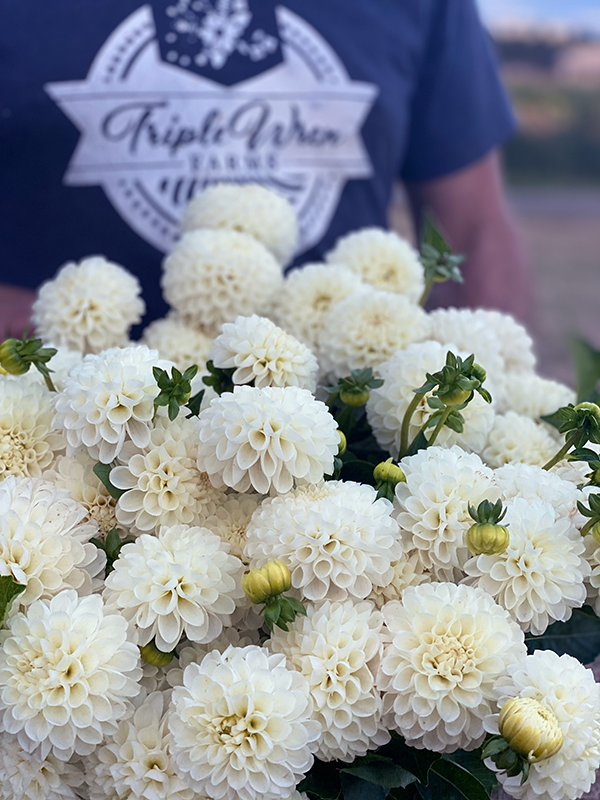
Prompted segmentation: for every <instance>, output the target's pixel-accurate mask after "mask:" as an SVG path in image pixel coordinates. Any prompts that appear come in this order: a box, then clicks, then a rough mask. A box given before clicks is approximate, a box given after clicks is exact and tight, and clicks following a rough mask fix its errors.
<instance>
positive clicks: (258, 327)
mask: <svg viewBox="0 0 600 800" xmlns="http://www.w3.org/2000/svg"><path fill="white" fill-rule="evenodd" d="M209 357H210V358H211V360H212V361H213V363H214V365H215V367H221V368H222V369H235V372H234V373H233V376H232V380H233V382H234V383H252V382H253V383H254V386H256V387H257V388H259V389H263V388H264V387H265V386H299V387H300V388H301V389H309V390H310V391H311V392H312V391H314V390H315V388H316V384H317V372H318V370H319V365H318V364H317V359H316V358H315V357H314V355H313V354H312V353H311V351H310V350H309V349H308V347H307V346H306V345H305V344H302V343H301V342H299V341H298V339H295V338H294V337H293V336H291V335H290V334H289V333H286V332H285V331H284V330H282V329H281V328H278V327H277V325H275V323H274V322H271V320H270V319H267V318H266V317H257V316H256V314H254V315H253V316H251V317H238V318H237V319H236V321H235V322H226V323H225V324H224V325H223V330H222V332H221V333H220V334H219V335H218V336H217V337H216V339H215V341H214V343H213V346H212V349H211V351H210V356H209Z"/></svg>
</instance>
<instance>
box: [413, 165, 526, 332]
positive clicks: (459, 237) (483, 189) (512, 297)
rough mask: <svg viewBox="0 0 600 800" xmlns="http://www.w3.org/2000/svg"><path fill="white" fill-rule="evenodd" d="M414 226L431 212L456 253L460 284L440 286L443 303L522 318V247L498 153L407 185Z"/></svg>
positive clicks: (438, 294)
mask: <svg viewBox="0 0 600 800" xmlns="http://www.w3.org/2000/svg"><path fill="white" fill-rule="evenodd" d="M407 190H408V194H409V197H410V201H411V205H412V210H413V215H414V217H415V223H416V225H417V230H419V229H420V221H421V219H422V215H423V212H424V211H427V210H430V211H431V212H432V215H433V217H434V219H435V220H436V221H437V223H438V224H439V225H440V228H441V229H442V231H443V233H444V235H445V236H446V238H447V240H448V242H449V244H450V245H451V246H452V248H453V249H454V251H455V252H457V253H462V254H464V255H465V256H466V261H465V262H464V264H463V265H462V271H463V276H464V279H465V282H464V284H462V285H461V286H459V285H457V284H452V285H450V284H444V285H438V287H436V288H435V289H434V292H435V295H434V296H433V300H434V301H435V302H436V303H437V304H439V303H443V304H444V305H465V306H471V307H477V306H481V307H483V308H496V309H499V310H500V311H507V312H509V313H511V314H514V315H515V316H516V317H518V318H519V319H521V320H524V319H526V317H527V314H528V311H529V305H530V299H531V293H530V280H529V277H530V276H529V270H528V265H527V262H526V259H525V255H524V251H523V246H522V243H521V240H520V237H519V234H518V232H517V230H516V226H515V223H514V221H513V219H512V216H511V213H510V211H509V209H508V206H507V202H506V199H505V197H504V191H503V186H502V175H501V170H500V160H499V156H498V153H497V151H493V152H491V153H489V154H488V155H486V156H485V157H484V158H481V159H480V160H478V161H476V162H475V163H473V164H470V165H469V166H468V167H465V168H464V169H461V170H458V171H457V172H453V173H450V174H449V175H444V176H442V177H440V178H434V179H432V180H428V181H422V182H418V183H407Z"/></svg>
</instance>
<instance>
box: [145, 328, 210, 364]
mask: <svg viewBox="0 0 600 800" xmlns="http://www.w3.org/2000/svg"><path fill="white" fill-rule="evenodd" d="M142 342H143V343H144V344H146V345H147V346H148V347H149V348H150V349H151V350H157V351H158V353H159V354H160V357H161V358H165V359H167V360H168V361H172V362H173V363H174V364H175V366H176V367H177V369H179V370H180V371H181V372H184V371H185V370H186V369H187V368H188V367H191V366H192V364H196V366H197V367H198V372H199V373H206V362H207V361H208V354H209V352H210V348H211V347H212V343H213V340H212V337H211V336H208V334H206V333H204V331H202V330H199V329H198V328H193V327H192V326H191V325H188V324H187V323H186V322H185V321H184V320H182V319H180V318H179V317H178V316H177V315H176V314H169V315H168V316H166V317H164V318H163V319H157V320H154V322H151V323H150V325H148V326H147V327H146V328H144V333H143V334H142Z"/></svg>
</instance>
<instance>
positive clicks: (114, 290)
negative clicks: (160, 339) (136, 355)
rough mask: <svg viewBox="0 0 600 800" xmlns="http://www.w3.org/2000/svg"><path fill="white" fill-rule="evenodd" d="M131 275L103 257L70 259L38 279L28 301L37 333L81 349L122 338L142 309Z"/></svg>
mask: <svg viewBox="0 0 600 800" xmlns="http://www.w3.org/2000/svg"><path fill="white" fill-rule="evenodd" d="M140 293H141V286H140V282H139V281H138V279H137V278H136V277H135V275H132V274H131V273H130V272H127V270H126V269H123V267H120V266H119V265H118V264H113V263H112V262H111V261H107V260H106V259H105V258H104V257H103V256H91V257H90V258H84V259H83V260H82V261H80V262H79V263H78V264H75V263H74V262H69V263H67V264H65V265H64V266H63V267H61V268H60V269H59V271H58V272H57V274H56V276H55V277H54V278H53V279H52V280H49V281H46V282H45V283H43V284H42V285H41V287H40V289H39V291H38V298H37V300H36V301H35V303H34V304H33V316H32V321H33V324H34V325H35V328H36V331H37V334H38V335H39V336H40V337H41V338H42V339H44V340H47V341H52V342H56V343H57V344H59V345H62V346H64V347H69V348H71V350H80V351H81V352H82V353H99V352H100V351H101V350H106V349H107V348H108V347H121V346H123V345H125V344H126V343H127V339H128V334H129V329H130V328H131V326H132V325H135V324H136V323H138V322H139V321H140V320H141V318H142V316H143V314H144V311H145V310H146V306H145V303H144V301H143V300H142V298H141V297H140Z"/></svg>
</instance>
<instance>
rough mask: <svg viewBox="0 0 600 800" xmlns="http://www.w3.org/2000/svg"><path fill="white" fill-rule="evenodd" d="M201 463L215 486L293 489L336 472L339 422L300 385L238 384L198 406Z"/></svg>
mask: <svg viewBox="0 0 600 800" xmlns="http://www.w3.org/2000/svg"><path fill="white" fill-rule="evenodd" d="M198 419H199V420H200V445H199V447H198V468H199V469H200V470H202V471H203V472H206V473H208V475H209V476H210V479H211V481H212V483H213V485H214V486H216V487H217V488H222V487H224V486H229V487H230V488H232V489H235V490H236V491H238V492H246V491H248V489H250V488H251V487H252V488H254V489H255V490H256V491H257V492H259V493H260V494H267V493H268V492H269V490H270V489H271V488H273V489H274V490H275V491H277V492H280V493H282V492H287V491H289V490H290V489H291V488H292V486H293V484H294V480H298V479H304V480H306V481H309V482H311V483H317V482H318V481H320V480H321V479H322V477H323V475H324V474H331V473H332V472H333V459H334V456H335V455H336V453H337V451H338V447H339V435H338V432H337V422H336V421H335V419H334V418H333V417H332V415H331V414H330V413H329V411H328V409H327V406H326V405H325V403H322V402H321V401H319V400H316V399H315V398H314V397H313V395H312V394H311V393H310V392H309V391H308V390H307V389H300V388H298V387H297V386H286V387H278V386H268V387H266V388H265V389H257V388H254V387H251V386H236V387H235V388H234V390H233V392H227V393H224V394H222V395H221V396H220V397H217V398H215V399H214V400H212V401H211V403H210V405H209V406H208V408H206V409H204V410H203V411H201V412H200V416H199V418H198Z"/></svg>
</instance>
